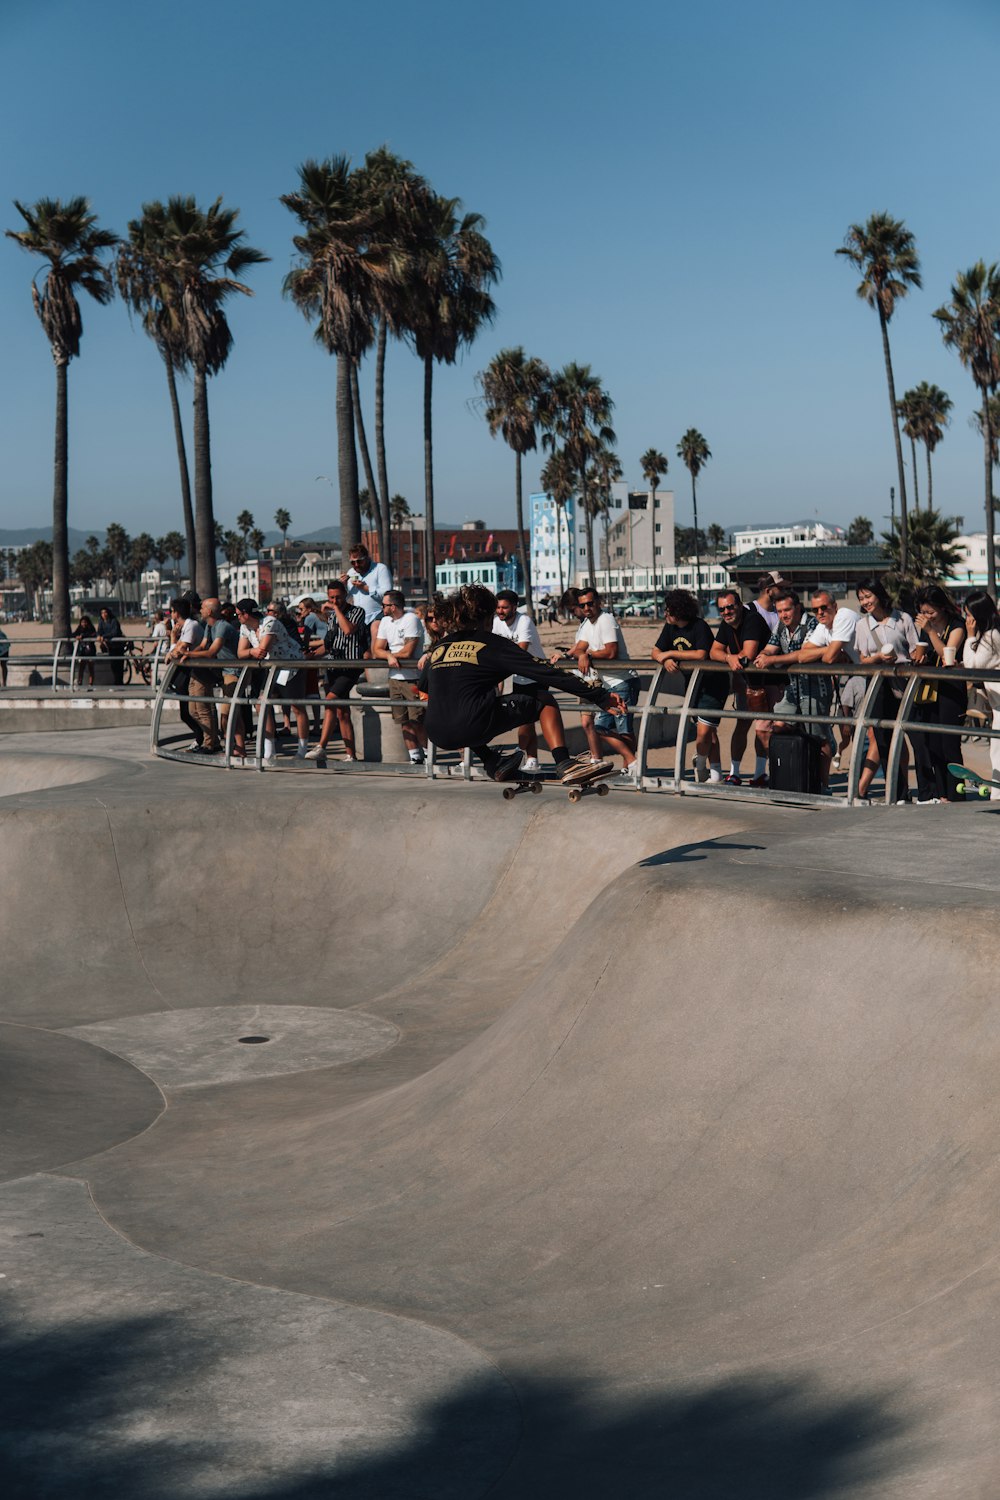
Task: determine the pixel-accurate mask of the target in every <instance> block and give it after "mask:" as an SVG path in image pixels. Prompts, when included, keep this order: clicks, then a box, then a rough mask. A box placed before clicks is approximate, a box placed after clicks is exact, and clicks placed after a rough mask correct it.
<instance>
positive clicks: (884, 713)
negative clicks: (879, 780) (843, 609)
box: [854, 578, 923, 802]
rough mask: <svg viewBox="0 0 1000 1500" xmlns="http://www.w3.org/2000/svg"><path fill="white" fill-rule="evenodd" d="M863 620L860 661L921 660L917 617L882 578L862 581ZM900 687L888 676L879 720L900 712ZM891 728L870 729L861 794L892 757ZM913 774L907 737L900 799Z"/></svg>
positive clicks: (881, 664)
mask: <svg viewBox="0 0 1000 1500" xmlns="http://www.w3.org/2000/svg"><path fill="white" fill-rule="evenodd" d="M858 604H859V605H860V607H861V611H862V613H861V619H860V620H859V621H858V628H857V630H856V632H855V636H854V644H855V648H856V649H857V652H858V660H859V661H860V662H861V663H862V664H863V665H864V666H867V667H888V666H892V665H893V663H895V662H898V661H913V660H916V661H919V660H920V658H921V656H922V655H923V648H922V647H921V645H920V637H919V636H918V635H917V627H916V625H915V624H914V623H913V617H912V616H911V615H908V614H907V613H906V612H905V610H901V609H893V607H892V600H891V599H890V598H889V595H888V594H887V593H886V591H885V588H884V587H883V585H882V582H881V580H880V579H878V578H865V579H862V581H861V582H860V583H859V584H858ZM899 696H900V694H899V690H898V689H897V687H896V685H895V684H894V683H892V682H890V681H889V680H888V679H886V681H884V682H883V684H882V689H881V691H880V693H879V696H878V698H877V699H876V701H875V705H874V713H875V716H876V717H877V718H879V719H894V718H895V717H896V714H897V713H898V711H899ZM891 738H892V733H891V731H890V730H888V729H869V731H868V754H867V755H866V756H865V763H864V766H863V767H862V770H861V775H860V777H859V779H858V795H859V796H861V797H867V795H868V789H869V787H870V786H871V784H872V780H873V779H874V776H875V772H876V771H877V770H878V768H879V764H880V763H882V764H883V765H884V764H885V763H886V762H887V761H888V758H889V742H890V740H891ZM909 775H910V757H909V752H908V750H907V745H906V740H905V739H904V740H903V745H902V752H901V754H900V758H899V775H898V778H897V783H896V797H895V800H896V801H897V802H900V801H905V800H906V796H907V787H908V783H909Z"/></svg>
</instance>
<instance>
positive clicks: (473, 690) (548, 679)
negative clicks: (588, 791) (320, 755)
mask: <svg viewBox="0 0 1000 1500" xmlns="http://www.w3.org/2000/svg"><path fill="white" fill-rule="evenodd" d="M496 604H497V601H496V595H495V594H493V593H491V592H490V590H489V589H488V588H484V587H483V585H482V584H478V583H470V584H466V585H465V587H464V588H461V589H459V591H458V593H457V594H453V595H452V596H451V598H450V599H447V600H445V602H444V604H443V605H442V606H441V608H440V609H439V611H438V613H439V614H441V613H444V612H446V613H447V633H446V634H445V635H444V637H443V638H442V639H441V640H440V641H438V643H437V644H436V645H435V646H434V647H433V648H432V650H431V652H430V655H429V658H428V660H427V664H426V666H425V667H424V671H423V675H422V677H421V680H420V691H421V692H422V693H425V694H426V696H427V716H426V718H425V720H424V724H425V727H426V729H427V735H428V738H429V739H430V740H431V741H432V742H433V743H434V744H435V745H438V746H439V747H440V748H441V749H442V750H458V749H460V748H461V747H462V746H463V745H471V747H472V750H473V752H474V753H475V754H476V755H478V757H479V759H480V760H481V761H482V763H483V765H484V766H485V767H486V770H487V773H488V775H490V776H491V777H492V778H493V780H494V781H514V780H516V779H517V776H518V772H519V771H520V768H521V762H522V760H523V759H524V752H523V750H519V749H518V750H496V749H493V748H492V747H491V746H490V744H489V741H490V740H492V739H495V738H496V737H497V735H500V734H504V733H506V732H507V731H509V730H512V729H517V728H518V727H519V726H520V725H521V724H531V723H534V722H535V721H536V720H537V721H538V722H539V724H540V725H541V729H542V733H543V734H544V736H545V742H546V744H547V745H548V746H549V749H550V751H551V752H552V759H553V760H554V761H555V764H556V770H557V771H558V772H559V773H560V777H559V779H560V780H561V781H564V782H566V783H567V784H569V785H572V784H573V783H574V782H586V781H589V780H590V779H592V778H594V777H596V776H599V775H602V774H607V772H608V771H610V770H611V766H610V764H608V763H604V762H602V763H601V765H600V766H595V765H593V764H592V763H591V760H590V757H589V755H588V756H583V757H581V758H580V759H578V760H577V759H574V758H573V757H572V756H570V754H569V753H568V751H567V749H566V733H565V730H564V728H563V721H562V715H561V714H560V712H559V709H558V707H557V706H556V701H555V699H554V698H553V697H552V694H551V693H550V692H546V691H544V689H545V688H558V689H560V691H562V692H565V693H574V694H576V696H577V697H578V698H583V699H585V700H586V701H587V702H588V703H595V704H597V705H598V707H600V708H610V709H611V711H612V712H613V713H622V712H623V711H624V709H623V707H622V706H621V699H620V698H619V697H618V694H617V693H610V692H608V690H607V688H605V687H603V686H600V685H598V686H593V685H592V684H590V683H588V682H585V681H584V680H583V679H582V678H581V677H578V676H575V675H574V674H573V673H572V672H563V671H560V669H559V668H558V667H554V666H552V665H551V664H550V663H549V662H547V661H539V660H538V658H537V657H534V656H529V655H528V653H527V652H526V651H523V650H522V649H521V647H520V646H516V645H515V644H514V642H513V641H510V640H507V639H505V638H504V637H503V636H500V635H494V634H493V618H494V616H495V614H496ZM515 672H516V673H517V675H518V676H519V677H530V678H531V679H532V680H533V681H534V682H536V683H538V684H539V685H540V687H541V688H542V689H543V690H542V691H541V692H537V693H525V692H521V693H512V694H510V695H508V696H506V697H502V698H501V697H498V696H497V683H499V682H502V681H503V680H504V678H506V677H511V676H513V675H514V673H515Z"/></svg>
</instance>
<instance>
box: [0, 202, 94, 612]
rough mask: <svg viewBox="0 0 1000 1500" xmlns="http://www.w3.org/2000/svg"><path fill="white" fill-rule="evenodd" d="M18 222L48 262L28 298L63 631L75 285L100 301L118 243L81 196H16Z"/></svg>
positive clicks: (20, 239) (56, 601)
mask: <svg viewBox="0 0 1000 1500" xmlns="http://www.w3.org/2000/svg"><path fill="white" fill-rule="evenodd" d="M14 207H15V208H16V209H17V211H18V213H19V214H20V215H21V218H22V219H23V220H24V223H25V226H26V227H25V228H24V229H8V230H7V231H6V233H7V237H8V238H9V239H12V240H16V241H17V243H18V244H19V245H20V246H21V249H22V250H27V251H28V253H29V255H38V256H40V257H41V258H42V260H43V261H45V262H46V265H45V267H44V279H43V281H42V285H41V287H39V285H38V276H39V275H41V274H42V273H41V271H39V272H37V273H36V275H35V276H34V277H33V278H32V282H31V300H32V302H33V304H34V308H35V312H36V313H37V314H38V319H39V322H40V323H41V325H42V328H43V330H44V332H45V337H46V338H47V339H48V341H49V348H50V349H51V351H52V359H53V361H54V363H55V367H56V437H55V464H54V476H53V487H52V634H53V637H54V638H55V639H57V640H58V639H61V638H64V637H66V636H68V635H69V622H70V607H69V393H68V380H67V373H68V369H69V362H70V360H72V359H76V358H77V356H78V355H79V353H80V340H81V338H82V337H83V319H82V317H81V315H80V304H79V302H78V301H77V298H76V293H77V291H78V290H79V291H84V292H86V293H87V295H88V296H90V297H93V299H94V301H95V302H97V303H99V304H101V305H104V304H105V303H107V302H110V301H111V298H112V297H113V296H114V282H113V281H112V278H111V272H110V270H109V269H108V267H107V266H106V265H105V264H104V263H103V261H102V259H101V256H102V254H103V252H104V251H106V250H110V249H111V248H112V247H113V246H114V245H116V244H117V243H118V237H117V235H114V234H112V233H111V231H110V230H109V229H100V228H98V224H97V216H96V214H93V213H91V211H90V203H89V201H88V200H87V199H86V198H68V199H67V200H66V201H65V202H63V201H62V199H60V198H39V200H38V202H37V203H34V204H32V205H31V206H26V205H25V204H23V203H19V202H18V201H17V200H16V199H15V200H14Z"/></svg>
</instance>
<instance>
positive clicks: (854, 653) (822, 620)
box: [799, 589, 865, 771]
mask: <svg viewBox="0 0 1000 1500" xmlns="http://www.w3.org/2000/svg"><path fill="white" fill-rule="evenodd" d="M811 608H812V612H813V614H814V615H815V616H816V619H817V621H818V624H817V625H816V626H815V627H814V628H813V629H812V630H811V631H810V632H809V634H808V635H807V636H806V639H805V644H804V645H803V647H802V650H801V651H800V652H799V661H803V662H806V661H821V662H825V663H826V664H827V665H829V666H835V665H837V664H838V663H844V662H852V663H855V664H856V663H857V662H858V660H859V659H860V658H859V653H858V649H857V646H856V645H855V642H854V637H855V633H856V631H857V628H858V621H859V620H860V619H861V616H860V615H858V614H855V612H854V610H853V609H846V608H842V609H838V608H837V601H836V600H835V599H834V598H833V595H832V594H830V593H828V592H827V591H826V590H825V589H817V590H816V592H815V593H814V594H813V596H812V604H811ZM834 682H835V683H836V684H837V692H836V694H835V695H834V698H835V706H834V708H833V709H832V710H831V712H834V713H836V712H837V709H836V703H837V702H839V703H840V705H841V710H842V712H844V713H847V714H850V713H851V712H852V710H853V709H855V708H856V707H857V700H858V693H859V691H860V690H863V688H864V686H865V684H864V682H863V680H862V679H860V678H853V677H844V676H843V675H842V674H838V675H837V676H836V677H835V678H834ZM818 732H819V730H818V729H817V733H818ZM852 733H853V731H852V730H851V729H850V728H849V727H848V726H847V724H844V725H843V727H842V728H841V730H840V744H839V746H838V747H837V748H836V751H835V753H834V757H833V761H832V765H833V769H834V770H835V771H836V770H839V769H840V757H841V756H842V755H843V753H844V751H845V750H846V749H847V747H848V745H849V744H850V743H851V735H852ZM830 738H831V739H832V738H833V732H832V730H831V732H830Z"/></svg>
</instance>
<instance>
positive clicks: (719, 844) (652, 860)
mask: <svg viewBox="0 0 1000 1500" xmlns="http://www.w3.org/2000/svg"><path fill="white" fill-rule="evenodd" d="M766 847H767V845H766V844H734V843H727V842H726V840H725V839H710V840H709V841H708V842H707V843H705V842H699V843H697V844H677V845H676V847H675V848H673V849H664V851H663V853H662V854H650V855H649V856H648V857H647V858H646V859H641V860H640V861H639V868H640V869H641V870H646V869H651V868H652V867H653V866H655V865H690V864H694V863H696V862H697V861H698V860H702V859H707V858H708V856H709V854H710V853H711V852H712V851H713V850H715V849H739V850H742V851H747V850H754V851H759V850H761V849H765V848H766Z"/></svg>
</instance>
